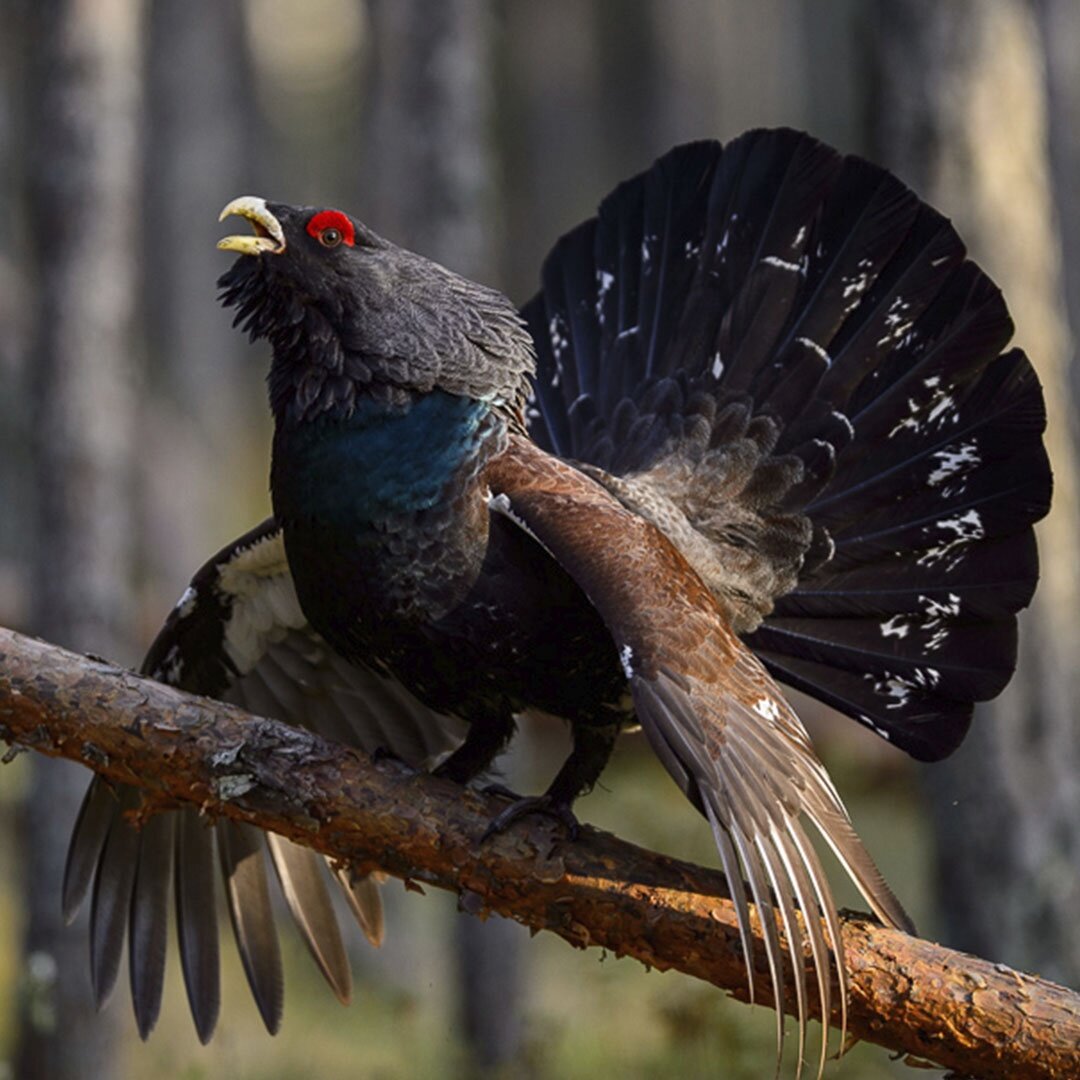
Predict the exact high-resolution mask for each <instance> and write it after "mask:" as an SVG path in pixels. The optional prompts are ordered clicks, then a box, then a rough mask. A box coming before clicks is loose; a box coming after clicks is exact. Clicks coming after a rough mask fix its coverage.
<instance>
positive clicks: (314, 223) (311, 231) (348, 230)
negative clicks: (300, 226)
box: [307, 210, 356, 248]
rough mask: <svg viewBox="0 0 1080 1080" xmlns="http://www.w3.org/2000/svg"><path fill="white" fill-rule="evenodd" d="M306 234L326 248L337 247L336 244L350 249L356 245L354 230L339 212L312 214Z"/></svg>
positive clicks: (328, 211) (349, 221)
mask: <svg viewBox="0 0 1080 1080" xmlns="http://www.w3.org/2000/svg"><path fill="white" fill-rule="evenodd" d="M307 234H308V236H312V237H314V238H315V239H316V240H318V241H319V243H320V244H322V246H323V247H328V248H333V247H337V246H338V244H347V245H348V246H349V247H352V246H353V245H354V244H355V243H356V229H355V228H354V227H353V223H352V221H351V220H350V219H349V218H348V217H347V216H346V215H345V214H343V213H342V212H341V211H340V210H320V211H319V212H318V213H317V214H313V215H312V217H311V220H310V221H309V222H308V223H307Z"/></svg>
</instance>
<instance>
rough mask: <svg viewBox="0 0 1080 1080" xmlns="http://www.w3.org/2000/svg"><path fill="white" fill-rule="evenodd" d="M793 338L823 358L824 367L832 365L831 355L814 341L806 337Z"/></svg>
mask: <svg viewBox="0 0 1080 1080" xmlns="http://www.w3.org/2000/svg"><path fill="white" fill-rule="evenodd" d="M795 340H796V341H797V342H798V343H799V344H800V345H804V346H805V347H806V348H808V349H809V350H810V351H811V352H812V353H814V354H815V355H816V356H819V357H820V358H821V359H822V360H824V361H825V366H826V367H832V357H831V356H830V355H829V354H828V353H827V352H826V351H825V350H824V349H823V348H822V347H821V346H820V345H819V344H818V343H817V342H816V341H811V340H810V339H809V338H808V337H797V338H796V339H795Z"/></svg>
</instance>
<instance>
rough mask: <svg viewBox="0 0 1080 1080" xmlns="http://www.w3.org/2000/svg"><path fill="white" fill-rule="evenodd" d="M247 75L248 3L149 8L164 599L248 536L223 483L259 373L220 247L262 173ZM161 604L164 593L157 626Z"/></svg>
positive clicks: (156, 430)
mask: <svg viewBox="0 0 1080 1080" xmlns="http://www.w3.org/2000/svg"><path fill="white" fill-rule="evenodd" d="M251 67H252V65H251V61H250V57H249V55H248V43H247V36H246V33H245V26H244V14H243V10H242V5H241V3H240V2H239V0H221V2H219V3H213V4H206V3H191V2H189V0H157V2H156V3H155V4H153V5H152V6H151V7H150V8H149V9H148V11H147V56H146V66H145V71H146V109H145V122H144V125H143V127H144V155H143V157H144V163H145V164H144V173H145V200H144V204H143V207H142V214H141V218H140V220H141V229H140V233H141V247H142V254H143V258H144V261H145V265H146V274H145V275H144V278H143V281H144V284H143V299H144V308H145V315H146V344H147V352H148V359H149V370H150V374H151V378H152V380H153V384H154V385H153V389H154V391H155V393H153V394H152V395H148V396H147V397H146V399H145V402H144V405H143V408H142V416H141V423H142V425H143V428H144V430H145V431H146V433H147V436H146V438H145V439H144V440H142V441H143V442H144V444H145V447H146V453H145V455H144V456H143V457H142V459H141V469H142V500H143V504H144V505H143V511H144V516H145V522H146V529H147V533H148V543H147V559H148V561H149V566H148V569H149V576H150V580H151V582H152V583H161V584H163V585H164V586H166V587H167V592H168V593H169V595H168V597H167V599H168V600H171V599H172V597H173V596H175V595H176V594H178V593H179V591H180V589H181V588H182V586H183V585H184V584H186V583H187V580H188V578H189V576H190V575H191V573H192V572H193V571H194V569H195V568H196V567H198V566H200V565H201V564H202V562H203V560H204V559H205V558H206V557H207V555H209V554H210V553H211V552H212V551H214V550H216V549H217V548H218V547H220V546H221V544H222V542H223V541H224V540H225V539H226V537H227V536H229V535H234V534H238V533H240V532H243V531H244V530H246V529H247V528H249V527H250V525H251V519H249V518H247V517H246V516H245V509H246V508H247V507H248V504H249V502H250V500H249V499H247V498H246V497H244V496H241V497H240V498H237V488H236V485H232V484H228V483H222V477H221V473H220V463H221V462H223V461H225V462H230V465H232V463H233V462H235V460H236V458H237V457H238V456H239V455H238V452H237V442H238V438H239V436H241V435H242V434H243V433H246V432H249V431H250V430H251V428H252V426H253V424H254V422H255V421H254V420H253V417H254V416H258V417H259V418H261V417H262V416H263V414H264V412H265V405H264V400H265V396H264V394H263V392H262V388H261V386H260V385H259V383H260V379H261V371H259V370H258V366H257V365H254V364H252V363H251V359H250V349H249V348H248V347H247V345H246V343H245V342H244V341H243V338H242V337H241V336H240V335H239V334H237V333H236V332H235V331H233V329H232V326H231V323H232V316H231V314H230V313H228V312H226V311H224V310H223V309H222V308H221V307H219V306H218V305H217V304H216V303H215V302H214V291H215V289H214V282H215V281H216V279H217V276H218V274H219V273H221V271H222V270H223V269H224V268H225V266H226V265H227V263H226V262H225V261H224V260H223V259H222V256H221V253H220V252H219V251H217V249H216V241H217V239H218V237H219V236H220V235H221V233H220V226H219V225H218V221H217V216H218V212H219V211H220V209H221V207H222V206H223V205H224V204H225V203H226V202H227V201H228V200H229V199H231V198H233V197H235V196H236V195H239V194H242V193H244V192H246V191H249V190H251V188H252V181H253V173H254V171H255V169H254V167H253V162H254V160H255V155H256V152H257V147H256V143H257V138H256V133H257V131H258V124H257V122H256V108H255V103H254V91H253V86H252V82H253V78H252V71H251ZM245 389H246V390H248V391H249V392H248V393H242V392H241V391H242V390H245ZM233 467H235V466H233ZM230 504H234V505H230ZM233 530H235V533H234V532H233ZM160 605H161V598H160V596H155V597H154V598H153V606H154V609H155V613H156V616H160V613H161V610H162V609H161V607H160Z"/></svg>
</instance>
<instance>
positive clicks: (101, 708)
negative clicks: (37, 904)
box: [0, 629, 1080, 1080]
mask: <svg viewBox="0 0 1080 1080" xmlns="http://www.w3.org/2000/svg"><path fill="white" fill-rule="evenodd" d="M0 736H3V737H4V738H6V739H8V740H9V741H10V742H11V743H12V744H14V745H16V746H22V747H30V748H32V749H34V750H37V751H40V752H41V753H44V754H49V755H52V756H59V757H67V758H71V759H73V760H75V761H80V762H82V763H83V764H85V765H88V766H89V767H90V768H92V769H94V770H96V771H98V772H100V773H103V774H105V775H107V776H109V777H111V778H112V779H114V780H116V781H120V782H123V783H127V784H134V785H137V786H138V787H140V788H142V789H143V790H144V792H145V793H146V810H145V812H146V813H147V814H149V813H152V812H154V811H155V810H158V809H161V808H165V807H168V806H172V805H176V804H177V803H180V802H194V803H196V804H198V805H199V806H201V807H203V808H204V810H205V811H206V812H207V813H208V814H212V815H221V816H226V817H231V818H235V819H237V820H240V821H247V822H250V823H252V824H254V825H258V826H260V827H261V828H264V829H272V830H274V831H276V832H279V833H282V834H283V835H285V836H288V837H290V838H291V839H293V840H296V841H297V842H299V843H301V844H305V845H307V846H309V847H312V848H314V849H315V850H317V851H320V852H323V853H324V854H327V855H331V856H336V857H337V858H339V859H341V860H343V861H345V862H349V863H352V864H354V865H355V866H356V867H357V868H358V869H375V868H379V869H382V870H385V871H388V872H389V873H391V874H393V875H395V876H397V877H400V878H403V879H405V880H406V881H407V882H414V883H416V882H422V883H424V884H429V885H433V886H436V887H438V888H442V889H448V890H450V891H452V892H455V893H457V894H458V896H459V899H460V904H461V906H462V908H464V909H465V910H466V911H469V912H471V913H473V914H477V915H485V914H487V913H489V912H494V913H497V914H500V915H505V916H508V917H510V918H513V919H516V920H517V921H518V922H521V923H524V924H525V925H526V926H529V927H530V928H532V929H534V930H550V931H553V932H554V933H556V934H558V935H559V936H560V937H563V938H565V939H566V940H567V941H569V942H570V943H571V944H572V945H575V946H578V947H579V948H584V947H586V946H600V947H602V948H605V949H608V950H609V951H611V952H613V953H615V954H616V955H619V956H623V955H625V956H633V957H635V958H636V959H638V960H640V961H641V962H642V963H644V964H646V965H648V966H649V967H655V968H659V969H661V970H665V969H669V968H674V969H677V970H679V971H682V972H685V973H686V974H688V975H694V976H696V977H697V978H699V979H704V980H706V981H708V982H711V983H713V984H715V985H716V986H718V987H720V988H722V989H724V990H727V991H728V992H730V993H731V994H733V995H734V996H735V997H737V998H741V999H744V1000H745V998H746V977H745V972H744V970H743V965H742V953H741V948H740V945H739V937H738V929H737V923H736V917H735V910H734V907H733V905H732V903H731V901H730V899H729V897H728V892H727V888H726V885H725V882H724V878H723V876H722V875H721V874H719V873H716V872H714V871H710V870H705V869H702V868H701V867H697V866H693V865H691V864H689V863H684V862H680V861H678V860H675V859H669V858H666V857H664V856H661V855H657V854H654V853H653V852H649V851H645V850H643V849H641V848H638V847H635V846H634V845H632V844H628V843H625V842H623V841H621V840H619V839H617V838H616V837H614V836H611V835H609V834H607V833H603V832H600V831H599V830H595V829H591V828H583V829H582V835H581V837H580V838H579V840H577V841H576V842H574V843H568V842H566V841H564V840H563V838H562V835H561V833H560V832H559V830H558V827H557V826H554V825H552V824H550V823H548V822H546V821H544V820H543V819H539V818H533V819H528V820H526V821H525V822H523V823H522V824H520V825H518V826H516V827H514V828H513V829H511V830H510V831H508V832H507V833H506V834H504V835H502V836H498V837H495V838H494V839H492V840H490V841H488V842H486V843H484V844H480V843H479V837H480V836H481V834H482V833H483V831H484V828H485V826H486V824H487V822H488V821H489V820H490V818H491V817H492V815H493V813H495V811H496V810H497V809H498V808H500V807H501V805H502V804H499V803H497V802H496V801H495V799H494V798H493V797H489V796H483V795H480V794H477V793H475V792H466V791H463V790H462V789H461V788H460V787H458V786H456V785H454V784H451V783H449V782H447V781H443V780H438V779H436V778H434V777H431V776H427V775H416V774H413V773H411V772H409V771H408V770H406V769H405V768H404V767H403V766H401V765H399V764H397V763H396V762H393V761H380V762H378V763H373V762H372V761H370V760H369V759H368V758H366V757H364V756H363V755H360V754H358V753H356V752H354V751H351V750H349V749H346V748H344V747H341V746H336V745H334V744H331V743H329V742H327V741H325V740H323V739H320V738H318V737H317V736H314V735H312V734H310V733H308V732H304V731H299V730H297V729H295V728H292V727H289V726H288V725H285V724H280V723H276V722H272V721H269V720H261V719H256V718H253V717H250V716H248V715H247V714H245V713H243V712H241V711H240V710H238V709H236V708H233V707H230V706H227V705H222V704H221V703H220V702H215V701H209V700H207V699H205V698H196V697H192V696H190V695H187V694H183V693H180V692H179V691H176V690H173V689H171V688H169V687H166V686H163V685H161V684H160V683H156V682H153V681H151V680H148V679H143V678H140V677H138V676H136V675H133V674H131V673H130V672H127V671H123V670H121V669H118V668H116V667H113V666H110V665H108V664H105V663H102V662H99V661H94V660H89V659H87V658H85V657H81V656H77V655H75V654H73V653H69V652H65V651H64V650H62V649H58V648H56V647H55V646H52V645H48V644H44V643H42V642H39V641H36V640H33V639H31V638H27V637H24V636H22V635H20V634H16V633H14V632H13V631H10V630H3V629H0ZM58 902H59V901H58ZM843 936H844V947H845V949H846V951H847V958H848V967H849V969H850V972H851V1000H850V1004H849V1030H850V1032H851V1033H852V1034H853V1035H854V1036H856V1037H857V1038H859V1039H865V1040H868V1041H870V1042H875V1043H878V1044H880V1045H882V1046H885V1047H888V1048H889V1049H891V1050H894V1051H897V1052H900V1053H904V1054H910V1055H913V1056H915V1057H917V1058H923V1059H928V1060H930V1061H933V1062H936V1063H938V1064H939V1065H942V1066H944V1067H946V1068H950V1069H953V1070H955V1071H957V1072H958V1073H960V1074H962V1075H964V1076H978V1077H979V1078H980V1080H995V1078H1001V1080H1028V1078H1031V1080H1035V1078H1063V1077H1069V1076H1077V1075H1080V1050H1078V1047H1080V995H1077V994H1075V993H1073V992H1072V991H1070V990H1067V989H1065V988H1063V987H1060V986H1056V985H1054V984H1052V983H1049V982H1046V981H1044V980H1042V979H1037V978H1034V977H1032V976H1029V975H1024V974H1021V973H1018V972H1015V971H1012V970H1011V969H1009V968H1007V967H1005V966H1004V965H1001V964H991V963H988V962H987V961H985V960H980V959H978V958H976V957H971V956H967V955H965V954H962V953H958V952H954V951H952V950H949V949H945V948H942V947H941V946H939V945H934V944H931V943H930V942H926V941H922V940H919V939H917V938H911V937H908V936H907V935H905V934H902V933H900V932H898V931H894V930H888V929H884V928H882V927H880V926H878V925H876V924H875V923H874V922H872V921H871V920H870V918H869V917H868V916H863V915H854V914H848V915H846V916H845V918H844V923H843ZM758 945H759V948H758V949H757V954H756V966H757V969H758V971H757V974H758V978H757V979H756V980H755V981H756V984H757V986H758V987H759V988H760V989H759V997H761V996H762V995H767V993H768V987H769V985H770V982H769V979H768V977H767V971H766V965H765V954H764V948H763V947H762V946H761V942H760V940H759V941H758ZM793 997H794V995H793V993H791V994H789V1000H792V999H793ZM768 1003H770V1004H771V1002H768ZM833 1020H834V1022H837V1021H838V1016H836V1015H834V1017H833Z"/></svg>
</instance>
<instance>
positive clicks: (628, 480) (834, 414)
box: [523, 130, 1050, 760]
mask: <svg viewBox="0 0 1080 1080" xmlns="http://www.w3.org/2000/svg"><path fill="white" fill-rule="evenodd" d="M523 315H524V316H525V318H526V319H527V321H528V325H529V327H530V330H531V332H532V334H533V336H534V339H535V341H536V346H537V354H538V369H537V380H536V389H535V395H534V398H533V400H532V401H531V403H530V408H529V420H530V434H532V435H533V437H534V438H535V439H536V441H537V442H538V443H540V445H541V446H543V447H545V448H546V449H549V450H551V451H552V452H554V453H557V454H559V455H560V456H562V457H565V458H570V459H575V460H577V461H578V462H580V463H582V466H583V467H584V468H585V469H586V471H589V472H590V475H593V476H594V477H595V478H597V479H600V480H601V482H603V483H605V485H606V486H607V487H608V488H609V490H611V491H612V492H613V493H614V494H616V495H618V497H619V498H620V499H622V500H623V501H624V502H625V503H626V504H627V505H628V506H630V507H632V508H633V509H635V510H636V511H637V512H639V513H642V514H644V515H645V516H647V517H649V518H650V520H653V521H654V523H655V524H657V525H658V526H659V527H661V528H662V529H664V530H665V532H667V533H668V535H669V536H670V537H671V538H672V540H673V541H674V542H675V543H676V544H677V546H678V547H679V548H680V550H681V551H682V552H683V553H684V555H686V557H687V558H688V559H689V560H690V561H691V563H692V564H693V565H694V567H695V569H697V570H698V572H699V574H701V576H702V578H703V580H705V581H706V583H707V584H708V585H709V586H710V588H712V589H713V591H714V593H716V595H717V596H718V597H719V598H721V599H722V600H724V601H725V603H726V604H727V605H728V606H729V607H730V608H731V609H732V610H733V611H734V612H735V615H734V618H735V622H736V627H737V629H738V630H739V631H740V632H741V633H742V634H743V636H744V639H745V640H746V642H747V644H749V645H750V646H751V647H752V648H753V649H754V651H755V652H756V653H757V654H758V656H759V657H760V658H761V659H762V661H763V662H764V663H765V664H766V666H767V667H768V668H769V670H770V671H771V672H772V673H773V674H774V675H775V676H776V677H778V678H780V679H782V680H783V681H785V682H787V683H788V684H790V685H793V686H796V687H798V688H799V689H802V690H805V691H807V692H809V693H811V694H812V695H814V696H816V697H818V698H820V699H821V700H823V701H826V702H827V703H828V704H830V705H832V706H834V707H835V708H837V709H839V710H840V711H842V712H844V713H846V714H848V715H850V716H853V717H855V718H856V719H858V720H859V721H861V722H862V723H864V724H866V725H868V726H869V727H871V728H872V729H873V730H875V731H876V732H878V733H879V734H880V735H883V736H884V737H886V738H888V739H890V740H891V741H893V742H894V743H896V744H897V745H898V746H900V747H902V748H903V749H905V750H906V751H908V752H909V753H911V754H913V755H915V756H916V757H918V758H922V759H927V760H931V759H934V758H938V757H942V756H944V755H946V754H948V753H949V752H950V751H952V750H953V749H955V747H956V746H957V745H958V743H959V742H960V740H961V739H962V738H963V735H964V733H965V732H966V730H967V727H968V724H969V722H970V717H971V713H972V707H973V703H974V702H975V701H981V700H985V699H987V698H990V697H993V696H994V695H995V694H997V693H999V692H1000V690H1001V689H1002V688H1003V687H1004V685H1005V683H1006V682H1007V681H1008V679H1009V677H1010V675H1011V673H1012V671H1013V668H1014V665H1015V657H1016V618H1015V616H1016V612H1017V611H1018V610H1019V609H1020V608H1022V607H1024V606H1025V605H1026V604H1027V603H1028V601H1029V600H1030V597H1031V594H1032V590H1033V589H1034V585H1035V581H1036V578H1037V574H1038V561H1037V554H1036V550H1035V542H1034V536H1033V533H1032V528H1031V526H1032V524H1033V522H1035V521H1036V520H1038V518H1040V517H1041V516H1042V515H1043V514H1044V513H1045V512H1046V510H1047V508H1048V505H1049V497H1050V472H1049V466H1048V463H1047V458H1046V453H1045V450H1044V448H1043V444H1042V432H1043V428H1044V426H1045V410H1044V407H1043V401H1042V392H1041V389H1040V387H1039V383H1038V380H1037V378H1036V376H1035V373H1034V371H1033V370H1032V368H1031V365H1030V364H1029V362H1028V360H1027V358H1026V357H1025V356H1024V355H1023V353H1022V352H1020V351H1019V350H1012V351H1010V352H1006V353H1004V354H1003V353H1002V349H1003V348H1004V347H1005V345H1006V344H1007V342H1008V339H1009V337H1010V336H1011V333H1012V324H1011V321H1010V319H1009V315H1008V312H1007V310H1006V308H1005V304H1004V302H1003V300H1002V298H1001V294H1000V292H999V291H998V289H997V288H996V287H995V286H994V284H993V283H992V282H991V281H990V280H989V279H988V278H987V277H986V275H985V274H983V273H982V271H981V270H979V268H978V267H977V266H975V265H974V264H973V263H972V262H970V261H969V260H967V259H966V253H965V249H964V246H963V244H962V242H961V241H960V239H959V237H958V236H957V235H956V232H955V231H954V230H953V228H952V226H951V225H950V223H949V222H948V221H947V220H946V219H945V218H943V217H942V216H941V215H940V214H938V213H937V212H936V211H934V210H933V209H931V208H930V207H928V206H926V205H925V204H924V203H922V202H921V201H920V200H919V199H918V198H917V196H915V195H914V194H913V193H912V192H911V191H910V190H908V189H907V188H906V187H905V186H904V185H903V184H902V183H901V182H900V181H899V180H897V179H896V178H895V177H893V176H891V175H890V174H889V173H887V172H886V171H884V170H883V169H880V168H877V167H875V166H873V165H871V164H869V163H867V162H865V161H861V160H859V159H857V158H853V157H844V156H842V155H840V154H838V153H837V152H835V151H834V150H831V149H830V148H828V147H826V146H824V145H822V144H821V143H819V142H817V141H816V140H814V139H812V138H810V137H809V136H806V135H803V134H800V133H798V132H794V131H788V130H777V131H754V132H749V133H747V134H746V135H744V136H742V137H740V138H739V139H736V140H735V141H733V142H732V143H730V144H728V145H727V146H721V145H720V144H718V143H694V144H690V145H688V146H684V147H679V148H677V149H676V150H674V151H672V152H671V153H669V154H667V155H666V156H665V157H663V158H661V159H660V160H659V161H658V162H657V163H656V164H655V165H654V166H653V167H652V168H651V169H650V170H649V171H648V172H646V173H643V174H642V175H640V176H638V177H635V178H634V179H633V180H630V181H628V182H626V183H624V184H622V185H620V186H619V187H618V188H617V189H616V190H615V191H614V192H613V193H612V194H611V195H610V196H609V197H608V198H607V199H606V200H605V201H604V202H603V203H602V205H601V207H600V211H599V213H598V215H597V217H596V218H594V219H592V220H591V221H589V222H586V223H585V224H584V225H582V226H580V227H579V228H578V229H576V230H574V231H573V232H571V233H570V234H568V235H567V236H565V237H564V238H563V239H562V240H561V241H560V242H559V243H558V244H557V245H556V247H555V248H554V250H553V251H552V253H551V255H550V256H549V258H548V260H547V262H546V263H545V267H544V273H543V288H542V291H541V292H540V294H539V295H538V296H537V297H535V298H534V299H533V300H532V301H530V303H529V304H527V305H526V306H525V307H524V308H523ZM599 470H603V473H600V472H599ZM800 523H801V524H800Z"/></svg>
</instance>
